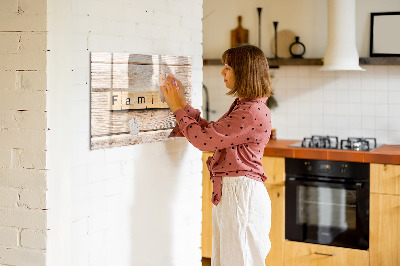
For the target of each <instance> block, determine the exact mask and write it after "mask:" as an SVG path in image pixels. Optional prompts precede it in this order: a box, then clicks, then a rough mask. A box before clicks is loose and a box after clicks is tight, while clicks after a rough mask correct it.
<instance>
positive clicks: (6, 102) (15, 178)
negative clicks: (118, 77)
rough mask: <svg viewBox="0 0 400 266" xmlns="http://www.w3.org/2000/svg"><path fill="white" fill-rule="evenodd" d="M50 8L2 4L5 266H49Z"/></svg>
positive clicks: (1, 260)
mask: <svg viewBox="0 0 400 266" xmlns="http://www.w3.org/2000/svg"><path fill="white" fill-rule="evenodd" d="M46 2H47V1H44V0H43V1H35V2H34V3H31V2H29V1H14V0H5V1H1V3H0V17H1V20H0V40H1V41H0V80H1V83H0V140H1V141H0V264H1V265H45V254H46V253H45V249H46V245H45V241H46V224H47V222H46V219H47V213H46V211H45V209H46V194H45V193H46V170H45V169H46V129H47V128H46V112H45V111H46V73H45V70H46V42H47V35H46Z"/></svg>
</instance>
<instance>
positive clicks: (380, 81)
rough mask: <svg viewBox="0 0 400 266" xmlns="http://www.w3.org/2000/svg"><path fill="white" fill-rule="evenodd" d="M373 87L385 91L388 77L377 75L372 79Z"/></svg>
mask: <svg viewBox="0 0 400 266" xmlns="http://www.w3.org/2000/svg"><path fill="white" fill-rule="evenodd" d="M374 89H375V91H387V89H388V79H387V77H386V78H382V77H377V78H375V80H374Z"/></svg>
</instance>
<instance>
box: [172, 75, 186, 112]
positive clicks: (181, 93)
mask: <svg viewBox="0 0 400 266" xmlns="http://www.w3.org/2000/svg"><path fill="white" fill-rule="evenodd" d="M168 78H169V79H170V81H171V82H175V83H176V87H178V88H179V90H178V98H179V103H180V105H181V106H182V107H183V109H185V107H186V105H187V102H186V100H185V87H183V85H182V83H181V82H180V81H179V79H177V78H176V77H175V76H174V75H173V74H168Z"/></svg>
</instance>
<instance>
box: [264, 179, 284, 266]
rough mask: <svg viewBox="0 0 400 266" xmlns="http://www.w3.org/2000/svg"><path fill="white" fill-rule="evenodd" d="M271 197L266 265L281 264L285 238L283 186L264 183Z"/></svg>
mask: <svg viewBox="0 0 400 266" xmlns="http://www.w3.org/2000/svg"><path fill="white" fill-rule="evenodd" d="M265 187H266V188H267V190H268V195H269V197H270V199H271V208H272V210H271V231H270V233H269V239H270V241H271V250H270V251H269V253H268V256H267V258H266V259H265V265H266V266H279V265H283V247H284V246H283V243H284V240H285V187H284V186H273V185H268V184H265Z"/></svg>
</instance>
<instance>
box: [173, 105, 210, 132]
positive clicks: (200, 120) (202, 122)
mask: <svg viewBox="0 0 400 266" xmlns="http://www.w3.org/2000/svg"><path fill="white" fill-rule="evenodd" d="M184 110H185V112H186V114H187V115H188V116H190V117H191V118H193V119H194V120H196V121H197V122H198V123H199V125H200V126H202V127H206V126H208V124H209V122H208V121H207V120H205V119H203V118H201V117H200V111H199V110H197V109H194V108H193V107H192V106H191V105H190V104H187V105H186V107H185V109H184ZM169 137H170V138H176V137H185V136H184V135H183V134H182V132H181V131H180V129H179V125H178V124H177V125H176V126H175V127H174V129H173V130H172V132H171V134H170V135H169Z"/></svg>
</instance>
